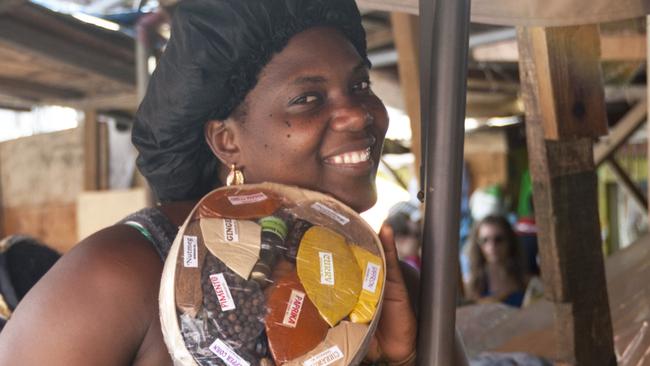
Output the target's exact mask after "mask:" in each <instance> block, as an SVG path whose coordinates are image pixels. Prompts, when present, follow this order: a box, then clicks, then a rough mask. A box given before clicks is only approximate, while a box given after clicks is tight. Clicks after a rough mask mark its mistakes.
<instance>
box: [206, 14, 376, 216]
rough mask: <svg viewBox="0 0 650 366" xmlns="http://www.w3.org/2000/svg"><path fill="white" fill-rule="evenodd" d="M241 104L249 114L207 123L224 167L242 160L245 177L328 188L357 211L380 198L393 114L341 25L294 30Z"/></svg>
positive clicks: (224, 172) (211, 144)
mask: <svg viewBox="0 0 650 366" xmlns="http://www.w3.org/2000/svg"><path fill="white" fill-rule="evenodd" d="M244 104H245V105H246V113H234V116H232V117H230V118H228V119H226V120H219V121H211V122H210V123H208V125H207V126H206V136H207V139H208V143H209V145H210V147H211V148H212V151H214V153H215V155H216V156H217V157H218V158H219V159H220V160H221V162H222V163H223V166H230V165H231V164H235V165H236V166H238V167H240V168H241V170H242V172H243V173H244V174H245V176H246V179H247V182H251V183H255V182H264V181H273V182H282V183H285V184H293V185H297V186H301V187H305V188H310V189H313V190H318V191H323V192H327V193H331V194H332V195H334V196H335V197H337V198H339V199H341V200H342V201H344V202H345V203H347V204H348V205H349V206H351V207H352V208H354V209H356V210H357V211H365V210H367V209H368V208H370V207H371V206H372V205H373V204H374V203H375V200H376V192H375V184H374V181H375V176H376V173H377V165H378V163H379V158H380V154H381V146H382V144H383V139H384V135H385V133H386V129H387V127H388V117H387V114H386V109H385V108H384V106H383V104H382V103H381V101H380V100H379V98H377V97H376V96H375V95H374V94H373V93H372V91H371V89H370V83H369V79H368V69H367V66H366V64H365V63H364V62H363V61H362V59H361V57H360V56H359V54H358V52H357V51H356V50H355V48H354V47H353V46H352V44H350V42H349V41H347V40H346V38H345V37H344V36H343V34H341V33H340V32H339V31H338V30H337V29H335V28H329V27H316V28H312V29H309V30H307V31H304V32H302V33H300V34H298V35H296V36H294V37H293V38H292V39H291V40H290V41H289V43H288V44H287V47H286V48H285V49H284V50H283V51H282V52H281V53H279V54H277V55H276V56H275V57H273V58H272V59H271V61H270V62H269V63H268V64H267V65H266V67H265V68H264V70H263V72H262V73H261V75H260V78H259V81H258V83H257V85H256V86H255V88H254V89H253V90H251V92H250V93H249V94H248V96H247V97H246V99H245V101H244ZM261 131H264V132H263V133H260V132H261ZM262 156H263V157H264V159H260V157H262ZM226 173H227V171H226V169H222V171H221V176H222V177H224V176H225V174H226Z"/></svg>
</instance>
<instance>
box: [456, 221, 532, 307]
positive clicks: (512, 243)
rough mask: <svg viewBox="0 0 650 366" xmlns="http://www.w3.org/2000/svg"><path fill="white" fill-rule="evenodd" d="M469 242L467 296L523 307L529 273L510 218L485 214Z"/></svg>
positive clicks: (482, 300)
mask: <svg viewBox="0 0 650 366" xmlns="http://www.w3.org/2000/svg"><path fill="white" fill-rule="evenodd" d="M469 245H470V248H469V253H470V254H469V258H470V274H469V281H467V284H466V287H467V289H466V290H467V291H466V294H467V296H468V298H469V299H470V300H474V301H477V302H502V303H505V304H507V305H511V306H515V307H520V306H521V305H522V303H523V300H524V295H525V292H526V287H527V284H528V278H527V277H528V276H527V274H526V269H525V268H526V267H525V261H524V258H523V252H522V249H521V247H520V244H519V242H518V241H517V236H516V235H515V232H514V231H513V229H512V227H511V226H510V223H509V222H508V220H506V218H505V217H503V216H498V215H488V216H486V217H484V218H483V219H482V220H481V221H479V223H478V224H477V225H476V227H475V228H474V231H473V233H472V235H471V237H470V242H469Z"/></svg>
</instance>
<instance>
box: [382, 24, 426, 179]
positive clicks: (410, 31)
mask: <svg viewBox="0 0 650 366" xmlns="http://www.w3.org/2000/svg"><path fill="white" fill-rule="evenodd" d="M390 19H391V23H392V26H393V37H394V38H395V47H396V48H397V53H398V54H399V59H398V62H397V69H398V72H399V81H400V84H401V85H402V88H401V89H402V94H403V96H404V102H405V105H406V113H407V114H408V116H409V119H410V120H411V151H412V152H413V155H414V156H415V163H414V164H415V165H414V166H415V175H416V176H417V177H418V179H419V177H420V164H421V159H422V148H421V146H420V145H421V142H420V141H421V139H420V136H421V135H422V133H421V131H420V129H421V126H420V76H419V71H418V70H419V59H420V52H419V44H420V41H419V39H420V37H419V34H420V31H419V29H420V27H419V18H418V17H417V16H414V15H410V14H404V13H391V15H390Z"/></svg>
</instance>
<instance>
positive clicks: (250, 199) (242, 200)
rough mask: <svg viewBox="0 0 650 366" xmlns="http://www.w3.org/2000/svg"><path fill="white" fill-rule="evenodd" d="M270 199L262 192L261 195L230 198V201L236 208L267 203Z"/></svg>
mask: <svg viewBox="0 0 650 366" xmlns="http://www.w3.org/2000/svg"><path fill="white" fill-rule="evenodd" d="M267 199H268V197H266V195H265V194H264V193H262V192H260V193H255V194H247V195H242V196H229V197H228V201H230V203H231V204H232V205H234V206H239V205H249V204H251V203H257V202H262V201H266V200H267Z"/></svg>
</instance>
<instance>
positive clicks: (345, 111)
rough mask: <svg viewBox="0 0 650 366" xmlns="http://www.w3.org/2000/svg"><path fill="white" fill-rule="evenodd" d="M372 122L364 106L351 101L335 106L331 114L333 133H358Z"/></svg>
mask: <svg viewBox="0 0 650 366" xmlns="http://www.w3.org/2000/svg"><path fill="white" fill-rule="evenodd" d="M372 121H373V117H372V115H371V114H370V112H368V109H367V108H366V106H365V105H363V104H361V103H358V102H356V101H353V100H348V101H345V102H343V103H341V104H338V105H336V106H335V108H334V111H333V112H332V121H331V128H332V129H333V130H334V131H359V130H363V129H365V128H366V127H367V126H368V125H370V124H371V123H372Z"/></svg>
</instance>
